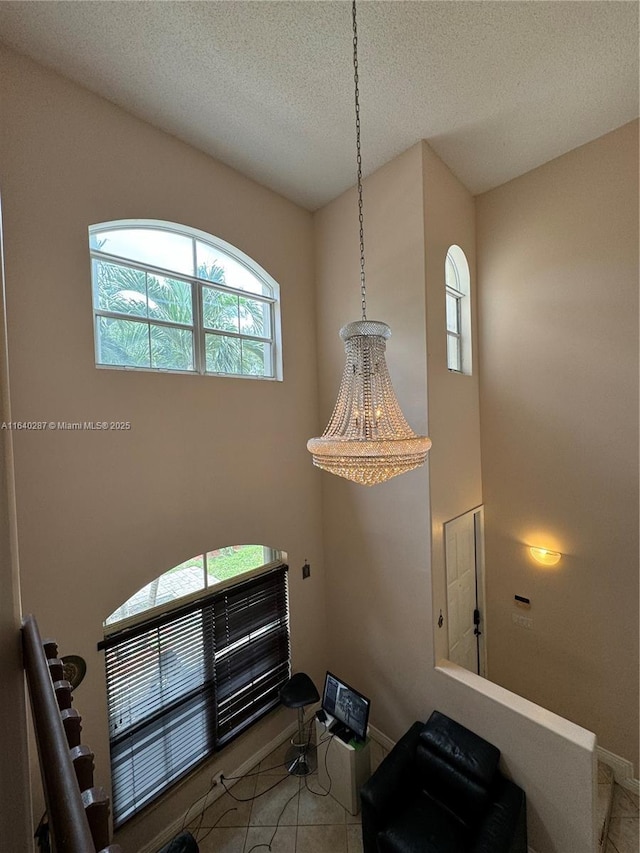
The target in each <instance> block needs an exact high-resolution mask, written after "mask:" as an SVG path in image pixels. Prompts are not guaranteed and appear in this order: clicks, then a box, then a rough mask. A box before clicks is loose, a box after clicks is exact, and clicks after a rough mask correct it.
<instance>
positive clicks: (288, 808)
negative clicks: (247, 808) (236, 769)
mask: <svg viewBox="0 0 640 853" xmlns="http://www.w3.org/2000/svg"><path fill="white" fill-rule="evenodd" d="M274 785H275V787H273V788H272V786H274ZM269 788H272V790H268V789H269ZM299 790H300V780H299V778H298V777H297V776H287V777H283V778H282V779H281V780H278V777H275V778H274V777H273V776H262V775H260V776H258V781H257V784H256V792H255V793H256V799H255V800H254V801H253V806H252V808H251V817H250V818H249V825H250V826H291V825H295V824H296V823H297V820H298V793H299Z"/></svg>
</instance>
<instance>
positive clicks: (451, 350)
mask: <svg viewBox="0 0 640 853" xmlns="http://www.w3.org/2000/svg"><path fill="white" fill-rule="evenodd" d="M444 271H445V276H444V277H445V287H446V317H447V367H448V368H449V370H452V371H454V372H455V373H466V374H469V375H470V374H471V279H470V275H469V264H468V263H467V258H466V256H465V254H464V252H463V251H462V249H461V248H460V246H455V245H453V246H450V248H449V251H448V252H447V257H446V260H445V265H444Z"/></svg>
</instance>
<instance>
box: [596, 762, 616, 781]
mask: <svg viewBox="0 0 640 853" xmlns="http://www.w3.org/2000/svg"><path fill="white" fill-rule="evenodd" d="M612 781H613V770H612V769H611V768H610V767H608V766H607V765H606V764H603V763H602V762H601V761H598V782H612Z"/></svg>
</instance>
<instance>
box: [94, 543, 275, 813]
mask: <svg viewBox="0 0 640 853" xmlns="http://www.w3.org/2000/svg"><path fill="white" fill-rule="evenodd" d="M274 553H275V552H274ZM287 575H288V566H287V564H286V563H285V562H283V560H274V561H273V562H271V563H269V564H266V565H264V566H260V567H258V568H256V569H253V570H248V571H246V572H243V573H242V574H239V575H237V576H235V577H233V578H229V579H228V580H226V581H223V582H221V583H220V584H217V585H215V586H213V587H209V588H208V589H205V590H202V591H200V593H199V594H197V595H189V596H185V597H181V598H179V599H176V600H175V601H173V602H171V606H170V607H167V608H162V609H158V610H153V611H144V612H142V613H140V614H138V615H137V617H136V618H135V619H131V620H126V621H127V624H126V625H125V624H123V622H120V623H118V624H117V626H115V625H110V626H108V630H106V631H105V636H104V640H103V641H101V642H100V643H98V649H99V650H105V653H106V657H105V675H106V681H107V694H108V708H109V710H108V722H109V736H110V744H111V760H112V775H114V774H115V776H114V779H113V784H114V791H113V809H114V822H115V824H116V826H121V825H122V824H123V823H125V822H126V821H127V820H128V819H129V818H131V817H133V816H134V815H135V814H137V813H138V812H139V811H140V810H141V809H143V808H144V807H145V806H147V805H149V804H150V803H152V802H153V801H154V800H156V799H157V797H159V796H161V795H162V794H163V793H164V792H165V791H166V790H167V789H168V788H169V787H171V786H172V785H173V784H175V783H176V782H178V781H179V780H180V779H182V778H183V777H184V776H186V775H188V774H189V773H190V772H192V771H194V770H195V769H196V768H197V767H198V766H199V765H200V764H201V762H202V761H204V760H206V759H207V758H210V757H211V756H212V755H213V754H214V753H216V752H218V751H219V750H220V749H222V748H224V746H225V745H226V744H227V743H230V742H231V741H232V740H233V739H234V738H235V737H237V736H239V735H241V734H242V733H243V732H244V731H246V730H247V729H248V728H250V727H251V726H252V725H253V724H254V723H255V722H257V721H258V720H259V719H261V718H262V717H263V716H264V715H265V714H266V713H269V712H270V711H272V710H274V709H275V708H276V707H277V706H278V704H279V698H278V696H279V688H280V687H281V686H282V685H283V684H284V683H285V682H286V680H287V679H288V678H289V676H290V674H291V643H290V624H289V621H290V620H289V613H290V610H289V595H288V579H287ZM270 576H271V577H272V578H273V579H274V580H272V581H270V580H269V578H270ZM278 577H280V578H281V580H282V584H281V585H280V591H279V592H278V594H277V600H278V602H279V604H278V609H277V610H276V611H274V612H273V613H271V612H268V613H264V612H263V613H262V614H261V613H260V612H258V614H257V619H258V621H259V624H257V623H256V622H255V621H254V623H253V624H251V625H247V627H246V631H245V633H244V634H242V635H238V637H237V639H232V640H229V639H228V637H227V638H226V639H225V636H226V635H225V631H224V624H225V622H224V618H225V617H227V616H228V618H229V619H234V618H235V619H243V618H244V619H245V621H247V619H249V621H251V617H250V615H249V614H248V611H247V610H246V608H244V607H243V608H238V605H237V604H236V605H235V606H234V605H230V609H227V607H226V605H224V604H223V605H221V606H222V609H223V611H224V612H223V614H222V616H223V629H222V632H221V636H222V639H221V640H220V642H219V643H216V641H215V639H214V637H213V635H212V634H211V631H210V630H208V629H207V630H205V624H204V622H203V629H202V633H201V634H200V635H198V637H199V639H201V641H202V644H201V646H200V644H196V645H197V652H196V657H197V655H198V654H200V650H201V653H202V656H203V657H202V661H203V662H206V663H205V666H206V673H207V674H206V677H205V676H204V670H203V671H202V674H201V679H202V678H203V679H204V681H203V683H202V685H200V684H199V683H198V685H196V692H195V694H194V698H195V699H197V703H198V709H197V711H198V714H197V717H196V718H195V719H194V720H193V722H194V724H195V725H193V726H191V730H189V729H188V728H184V727H189V726H190V723H191V720H190V719H189V718H188V717H187V716H184V718H181V719H180V721H179V723H178V725H180V726H182V727H183V728H182V729H181V730H180V731H175V732H174V731H173V729H172V727H171V725H169V726H168V728H167V730H166V731H164V730H163V733H161V734H160V735H158V736H157V737H156V738H155V740H159V741H160V742H161V749H160V750H159V751H158V755H160V756H161V754H162V750H163V749H164V750H165V752H166V751H167V750H168V752H169V753H170V752H171V749H172V748H173V746H174V745H173V744H172V740H171V738H172V733H173V734H175V735H176V738H177V740H179V739H180V737H183V736H184V737H188V738H189V747H190V753H189V755H188V756H185V760H184V761H182V760H181V759H180V757H178V758H176V759H175V761H174V759H173V758H172V759H171V760H170V761H168V760H165V761H162V760H161V757H160V758H157V759H155V760H154V763H155V766H156V767H157V768H158V769H157V772H156V773H155V778H154V773H153V770H152V771H151V772H150V775H149V777H148V779H147V780H146V781H147V782H150V783H151V785H153V787H150V788H149V789H148V791H147V792H146V793H145V791H144V789H143V790H142V791H141V792H140V793H138V792H137V791H135V787H136V774H135V761H136V760H140V761H142V762H143V763H144V761H145V758H144V754H145V750H146V749H147V745H148V744H151V742H152V740H150V739H149V736H147V735H146V734H145V732H147V731H151V730H152V729H150V728H149V726H153V725H154V724H155V721H156V718H160V719H161V720H163V719H165V718H166V719H167V720H168V721H169V723H170V721H171V719H172V715H173V714H174V713H175V712H176V711H178V712H180V706H181V705H182V704H183V703H184V702H190V701H191V693H192V692H193V690H192V685H191V684H190V682H189V676H188V674H187V676H186V677H184V676H179V678H178V680H179V681H180V682H181V683H180V684H177V685H171V684H170V683H169V682H167V684H166V685H165V683H164V681H163V680H160V681H158V680H157V679H156V680H155V681H153V683H154V684H157V685H158V691H159V693H160V694H161V696H162V694H163V692H164V693H166V697H164V698H166V699H167V704H168V707H166V709H164V708H162V709H160V710H158V711H156V710H155V709H154V708H149V707H148V706H145V705H144V704H141V703H140V702H138V703H137V705H136V704H135V703H133V704H132V703H131V702H130V700H129V699H128V698H127V696H128V693H126V692H123V684H124V682H123V678H124V677H125V676H126V671H124V673H123V671H119V666H121V668H122V670H124V668H125V667H126V666H131V667H132V676H131V677H132V679H133V682H134V683H135V686H136V688H140V687H141V686H143V687H144V685H145V684H148V683H151V682H149V681H148V678H147V676H148V673H149V672H153V667H154V666H155V664H156V658H155V657H154V656H153V655H150V656H149V658H150V659H149V660H148V661H147V655H146V652H145V649H144V640H140V644H141V645H140V646H135V645H134V646H133V647H132V646H131V645H129V646H128V648H129V649H130V652H131V657H130V658H129V662H127V660H126V653H125V660H124V661H121V664H119V662H118V656H119V654H120V651H119V650H120V649H123V648H125V649H126V648H127V644H128V643H129V641H130V640H133V641H134V642H135V641H137V638H142V637H144V636H145V634H147V633H148V632H149V631H151V632H152V631H153V630H155V629H156V628H159V626H161V625H165V626H173V625H181V624H183V623H182V621H181V620H182V618H183V615H188V614H189V613H194V614H195V613H199V612H201V611H203V612H204V610H206V611H207V612H209V611H210V609H211V607H212V606H213V605H212V603H213V602H214V601H222V602H224V601H227V600H228V598H229V597H231V598H232V599H233V597H234V596H235V595H237V594H238V591H240V593H239V594H242V590H243V589H245V588H247V586H248V585H252V588H254V587H256V584H254V583H253V582H254V581H255V582H256V583H257V585H258V587H260V586H261V584H262V581H261V579H263V578H264V582H265V583H267V584H269V583H271V584H275V585H278V584H279V581H278V580H277V578H278ZM247 600H248V601H249V602H250V601H251V600H253V601H254V602H255V603H259V602H257V601H256V598H255V595H254V596H253V599H252V598H248V599H247ZM234 612H235V614H237V615H236V616H235V617H234V615H233V614H234ZM242 614H248V615H247V616H244V617H243V616H242ZM191 627H192V626H190V625H189V624H187V625H186V627H185V631H187V632H190V631H191ZM243 627H244V626H243ZM114 628H115V630H114ZM196 630H197V627H196ZM274 633H275V634H277V636H278V637H279V638H280V639H279V641H278V646H277V648H276V649H272V650H271V651H270V652H269V655H268V657H266V658H265V657H260V658H259V660H260V661H264V664H265V665H266V666H267V669H266V670H265V672H264V673H261V672H259V671H257V670H258V669H259V668H258V667H257V666H256V665H255V661H252V660H251V654H250V653H249V654H248V655H246V654H245V653H246V651H247V650H248V649H249V647H250V646H251V645H254V647H255V645H256V644H257V645H258V646H259V645H260V642H261V641H262V640H264V641H265V642H266V643H269V642H270V639H269V638H270V637H271V636H273V635H274ZM231 634H232V637H233V631H232V632H231ZM182 636H184V635H182ZM187 639H188V637H187ZM185 642H186V641H185V639H183V638H182V637H181V635H180V634H177V633H174V634H173V638H172V639H170V640H169V650H170V648H171V646H172V645H174V646H177V648H178V649H180V648H182V649H183V650H185V649H187V648H188V649H189V652H188V658H189V659H192V654H193V653H192V651H191V648H192V647H191V646H187V645H185ZM109 650H111V651H109ZM243 654H244V655H245V656H246V657H247V660H246V661H245V662H244V663H245V668H243V669H242V677H243V678H244V681H243V682H242V684H239V685H237V684H235V682H232V681H231V679H232V678H234V679H235V678H237V677H238V675H239V674H240V671H239V670H238V669H237V665H236V669H235V670H234V669H233V665H231V671H230V672H229V673H226V675H225V660H226V659H227V658H229V656H230V655H234V656H235V657H236V660H237V661H242V660H243V657H242V656H243ZM255 654H256V652H254V655H255ZM110 656H111V657H110ZM157 663H158V664H159V666H160V667H162V653H160V654H159V658H158V660H157ZM274 667H277V669H274ZM212 669H214V670H216V671H217V670H218V669H220V678H218V677H217V675H214V674H212V671H211V670H212ZM272 673H275V676H276V677H277V678H278V682H277V683H274V675H273V674H272ZM267 676H268V678H269V680H268V681H267V680H265V679H266V678H267ZM205 681H206V683H207V685H208V689H207V691H206V692H205V690H204V688H205V684H204V682H205ZM227 683H229V685H230V687H231V688H232V690H233V691H234V692H232V693H230V692H229V690H227V689H226V687H225V685H226V684H227ZM130 684H131V679H129V678H128V679H127V691H128V690H129V689H130ZM112 690H113V692H112ZM199 697H202V698H199ZM164 698H163V700H162V702H161V704H162V705H164ZM128 703H129V704H128ZM141 709H142V711H141ZM140 711H141V713H142V716H141V717H140V719H139V720H136V719H131V714H132V713H134V712H135V713H138V712H140ZM238 714H240V715H241V718H240V719H239V721H238V720H237V715H238ZM243 714H244V716H242V715H243ZM145 715H146V717H147V719H145ZM127 716H129V720H128V722H124V723H123V720H126V718H127ZM234 720H235V722H234ZM202 721H206V722H207V731H206V733H204V734H203V733H202V732H200V733H198V728H200V729H203V726H202ZM118 729H120V732H118ZM127 729H128V731H127ZM138 730H142V734H143V738H142V740H141V741H140V742H138V740H137V739H136V732H137V731H138ZM182 731H186V735H182V734H181V732H182ZM130 737H132V738H133V743H132V746H131V748H130V750H129V748H128V747H127V748H125V749H122V748H120V747H118V746H117V744H118V743H119V742H120V741H121V740H123V739H125V741H126V742H125V747H126V743H128V739H129V738H130ZM145 738H146V740H145ZM165 741H166V745H164V746H162V745H163V744H165ZM136 744H137V746H136ZM129 751H130V754H131V758H130V759H127V756H128V754H129ZM134 756H138V757H134ZM165 759H166V756H165ZM114 761H115V762H116V764H117V765H118V766H120V765H121V764H124V765H125V768H124V770H117V769H116V766H115V765H114ZM127 761H129V763H130V764H131V770H130V771H128V770H127ZM116 781H118V784H119V786H120V789H121V791H120V792H119V791H118V790H116V788H117V787H118V786H117V785H116ZM131 791H133V792H134V793H133V795H132V796H131V794H129V793H128V792H131Z"/></svg>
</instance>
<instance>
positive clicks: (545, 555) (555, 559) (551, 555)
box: [529, 546, 562, 566]
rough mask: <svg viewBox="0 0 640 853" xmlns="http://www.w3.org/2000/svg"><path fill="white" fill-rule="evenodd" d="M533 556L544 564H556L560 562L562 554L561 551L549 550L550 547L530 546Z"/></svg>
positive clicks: (537, 561)
mask: <svg viewBox="0 0 640 853" xmlns="http://www.w3.org/2000/svg"><path fill="white" fill-rule="evenodd" d="M529 551H530V552H531V556H532V557H533V559H534V560H535V561H536V563H540V564H541V565H543V566H556V565H557V564H558V563H559V562H560V558H561V557H562V554H561V553H560V552H559V551H549V549H548V548H534V547H533V546H531V547H530V548H529Z"/></svg>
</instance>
